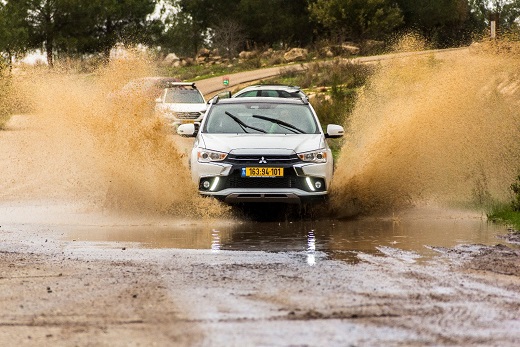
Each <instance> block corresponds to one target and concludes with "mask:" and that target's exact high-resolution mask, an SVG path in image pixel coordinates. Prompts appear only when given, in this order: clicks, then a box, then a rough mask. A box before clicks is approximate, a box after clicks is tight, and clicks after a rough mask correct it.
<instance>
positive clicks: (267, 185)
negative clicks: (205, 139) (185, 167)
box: [194, 162, 329, 204]
mask: <svg viewBox="0 0 520 347" xmlns="http://www.w3.org/2000/svg"><path fill="white" fill-rule="evenodd" d="M195 165H197V170H196V171H198V174H197V175H194V179H195V180H196V182H197V183H198V185H199V193H200V194H201V195H205V196H213V197H215V198H218V199H219V200H222V201H225V202H227V203H239V202H284V203H295V204H297V203H301V202H302V201H307V200H313V199H320V198H323V197H326V196H327V194H328V191H327V188H328V184H329V177H328V176H327V171H328V166H327V163H319V164H309V163H303V162H300V163H297V164H293V165H277V167H283V168H284V176H283V177H243V176H242V174H241V172H242V168H243V167H244V165H231V164H213V163H197V164H195ZM197 180H198V181H197Z"/></svg>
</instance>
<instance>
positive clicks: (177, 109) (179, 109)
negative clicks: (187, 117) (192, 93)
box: [156, 104, 208, 112]
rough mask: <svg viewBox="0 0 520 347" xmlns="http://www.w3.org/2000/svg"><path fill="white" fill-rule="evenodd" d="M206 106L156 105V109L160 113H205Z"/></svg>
mask: <svg viewBox="0 0 520 347" xmlns="http://www.w3.org/2000/svg"><path fill="white" fill-rule="evenodd" d="M207 107H208V106H207V105H206V104H157V106H156V109H157V110H158V111H162V112H205V111H206V108H207Z"/></svg>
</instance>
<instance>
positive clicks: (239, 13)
mask: <svg viewBox="0 0 520 347" xmlns="http://www.w3.org/2000/svg"><path fill="white" fill-rule="evenodd" d="M171 1H172V0H171ZM307 1H308V0H262V1H258V0H240V1H236V0H220V1H214V0H178V1H174V3H177V2H178V5H179V8H180V9H181V12H182V13H183V14H184V15H186V16H187V17H188V18H189V19H190V25H191V26H192V27H193V28H194V31H195V32H196V33H198V34H199V35H201V36H198V37H195V38H194V40H193V43H194V45H195V46H196V48H197V49H198V48H200V47H202V46H203V43H204V39H206V38H207V34H208V32H213V33H215V34H216V35H217V37H216V38H217V39H219V40H220V36H219V35H221V34H224V33H228V34H229V32H230V29H231V28H233V30H232V32H234V33H235V34H237V33H240V34H241V35H240V37H242V35H243V36H244V37H245V38H246V39H247V42H248V43H249V46H250V47H254V46H272V45H282V46H284V45H288V44H292V43H295V44H298V45H305V44H307V43H309V42H312V39H313V26H312V25H311V24H310V23H309V13H308V9H307ZM238 28H240V30H239V31H237V30H236V29H238ZM226 35H227V34H226ZM221 42H222V41H220V42H219V43H221ZM244 42H245V41H244ZM242 48H245V47H242Z"/></svg>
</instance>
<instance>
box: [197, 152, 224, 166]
mask: <svg viewBox="0 0 520 347" xmlns="http://www.w3.org/2000/svg"><path fill="white" fill-rule="evenodd" d="M226 157H227V153H222V152H215V151H209V150H207V149H199V150H198V151H197V160H198V161H199V162H200V163H209V162H212V161H222V160H224V159H226Z"/></svg>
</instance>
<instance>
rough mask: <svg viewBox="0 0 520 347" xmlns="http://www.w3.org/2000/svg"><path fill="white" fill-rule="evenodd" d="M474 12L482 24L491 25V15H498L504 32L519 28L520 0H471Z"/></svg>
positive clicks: (499, 23)
mask: <svg viewBox="0 0 520 347" xmlns="http://www.w3.org/2000/svg"><path fill="white" fill-rule="evenodd" d="M469 3H470V8H471V10H472V12H473V13H474V14H475V16H477V17H478V18H480V20H481V22H482V23H489V17H490V15H491V14H498V20H499V22H498V25H499V27H500V28H502V29H504V30H508V29H513V28H515V27H517V26H518V19H519V18H520V0H492V1H487V0H470V1H469Z"/></svg>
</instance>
